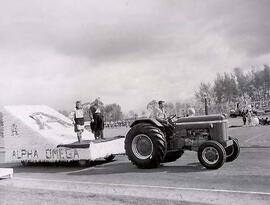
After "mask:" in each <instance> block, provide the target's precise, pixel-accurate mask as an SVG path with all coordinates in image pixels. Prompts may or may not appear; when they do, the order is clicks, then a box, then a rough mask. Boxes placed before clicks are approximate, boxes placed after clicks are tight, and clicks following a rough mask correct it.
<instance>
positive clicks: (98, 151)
mask: <svg viewBox="0 0 270 205" xmlns="http://www.w3.org/2000/svg"><path fill="white" fill-rule="evenodd" d="M105 137H108V136H105ZM109 137H110V138H106V139H105V140H94V136H93V134H92V132H91V131H89V130H86V129H85V130H84V132H83V133H82V142H81V143H78V142H77V137H76V133H75V132H74V126H73V124H72V121H71V120H70V119H69V118H67V117H65V116H64V115H62V114H60V113H59V112H57V111H55V110H54V109H52V108H50V107H48V106H45V105H22V106H5V107H3V108H1V110H0V163H7V162H22V163H23V164H27V163H28V162H60V161H78V162H89V161H93V160H96V159H100V158H105V159H107V160H109V159H112V158H113V156H114V155H117V154H124V153H125V150H124V137H122V136H116V137H112V136H109Z"/></svg>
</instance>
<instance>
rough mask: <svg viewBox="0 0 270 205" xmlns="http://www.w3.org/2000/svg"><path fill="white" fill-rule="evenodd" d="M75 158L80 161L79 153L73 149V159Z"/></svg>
mask: <svg viewBox="0 0 270 205" xmlns="http://www.w3.org/2000/svg"><path fill="white" fill-rule="evenodd" d="M75 158H77V159H80V156H79V152H78V151H77V149H74V159H75Z"/></svg>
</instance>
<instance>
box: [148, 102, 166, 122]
mask: <svg viewBox="0 0 270 205" xmlns="http://www.w3.org/2000/svg"><path fill="white" fill-rule="evenodd" d="M167 117H168V116H167V111H166V110H165V101H163V100H160V101H158V108H157V109H155V110H152V112H151V114H150V118H155V119H157V120H158V121H161V122H165V121H167Z"/></svg>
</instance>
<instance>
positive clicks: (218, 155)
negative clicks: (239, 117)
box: [198, 141, 226, 169]
mask: <svg viewBox="0 0 270 205" xmlns="http://www.w3.org/2000/svg"><path fill="white" fill-rule="evenodd" d="M198 159H199V161H200V163H201V164H202V165H203V166H204V167H206V168H207V169H218V168H220V167H222V165H223V164H224V162H225V160H226V152H225V149H224V147H223V146H222V145H221V144H220V143H219V142H216V141H207V142H204V143H203V144H201V146H200V147H199V150H198Z"/></svg>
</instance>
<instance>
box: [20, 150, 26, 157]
mask: <svg viewBox="0 0 270 205" xmlns="http://www.w3.org/2000/svg"><path fill="white" fill-rule="evenodd" d="M21 156H22V159H23V158H24V157H25V156H26V150H25V149H22V150H21Z"/></svg>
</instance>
